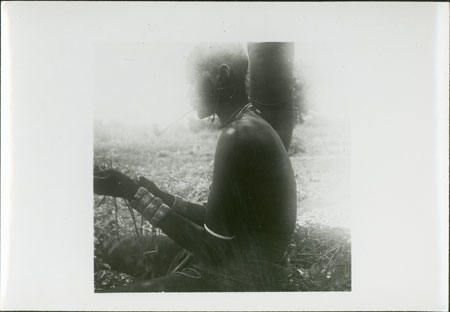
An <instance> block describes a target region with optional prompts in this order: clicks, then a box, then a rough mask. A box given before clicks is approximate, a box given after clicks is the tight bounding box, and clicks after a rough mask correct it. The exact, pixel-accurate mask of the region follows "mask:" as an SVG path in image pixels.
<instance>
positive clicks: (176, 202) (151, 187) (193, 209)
mask: <svg viewBox="0 0 450 312" xmlns="http://www.w3.org/2000/svg"><path fill="white" fill-rule="evenodd" d="M139 185H140V186H142V187H144V188H146V189H147V190H148V191H149V192H150V193H152V194H153V195H155V196H156V197H159V198H161V200H162V201H163V203H164V204H166V205H167V206H169V207H171V208H172V210H173V211H175V212H176V213H178V214H179V215H180V216H182V217H184V218H186V219H189V220H190V221H192V222H194V223H196V224H198V225H200V226H203V224H204V223H205V213H206V206H204V205H200V204H195V203H192V202H189V201H187V200H184V199H183V198H181V197H179V196H174V195H171V194H169V193H167V192H164V191H162V190H161V189H159V188H158V187H157V186H156V184H155V183H153V182H152V181H150V180H148V179H146V178H144V177H140V178H139Z"/></svg>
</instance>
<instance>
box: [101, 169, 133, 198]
mask: <svg viewBox="0 0 450 312" xmlns="http://www.w3.org/2000/svg"><path fill="white" fill-rule="evenodd" d="M138 188H139V185H138V184H137V183H136V182H135V181H133V180H132V179H130V178H129V177H128V176H126V175H125V174H123V173H121V172H120V171H117V170H114V169H106V170H100V169H98V168H95V169H94V193H96V194H99V195H108V196H114V197H122V198H125V199H128V200H131V199H132V198H133V195H134V194H136V192H137V190H138Z"/></svg>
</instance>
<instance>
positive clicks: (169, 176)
mask: <svg viewBox="0 0 450 312" xmlns="http://www.w3.org/2000/svg"><path fill="white" fill-rule="evenodd" d="M345 126H346V124H345V123H342V122H341V123H339V122H327V121H326V120H323V119H322V118H319V117H314V118H312V119H308V118H307V120H306V121H305V123H304V124H302V125H298V126H297V128H296V129H295V131H294V137H293V142H292V145H291V150H290V156H291V161H292V164H293V167H294V171H295V175H296V180H297V193H298V220H297V229H296V232H295V234H294V237H293V239H292V242H291V244H290V246H289V248H288V251H287V253H286V256H287V258H288V259H289V262H290V265H291V268H292V270H291V276H290V290H293V291H348V290H350V289H351V252H350V234H349V231H348V227H349V210H348V204H349V203H348V199H349V189H348V187H349V146H348V141H347V128H346V127H345ZM218 135H219V132H218V131H211V129H208V127H204V126H202V124H199V123H194V124H192V123H191V127H187V128H182V127H174V128H172V129H170V130H169V131H167V132H165V133H164V134H163V135H161V136H160V137H156V136H155V135H154V134H153V133H151V132H149V131H148V130H146V129H128V128H124V127H122V126H120V125H109V126H105V125H101V124H96V128H95V142H94V144H95V147H94V158H95V159H94V161H95V162H96V163H98V164H105V160H110V161H111V163H112V165H113V167H115V168H118V169H120V170H121V171H123V172H124V173H127V174H128V175H130V176H131V177H137V176H145V177H148V178H150V179H151V180H153V181H155V182H156V183H157V185H158V186H160V187H161V188H162V189H165V190H167V191H169V192H171V193H173V194H179V195H181V196H183V197H185V198H187V199H188V200H191V201H195V202H201V201H205V200H206V197H207V190H208V186H209V184H210V182H211V173H212V165H213V157H214V150H215V145H216V141H217V138H218ZM116 206H117V208H116ZM94 209H95V211H94V224H95V231H94V233H95V287H96V289H103V288H111V287H115V286H119V285H124V284H127V283H130V282H132V281H133V277H131V276H129V275H126V274H124V273H118V272H115V271H112V270H110V267H109V266H108V264H107V263H105V262H104V261H103V254H102V250H103V249H104V248H103V247H104V246H103V245H104V243H105V242H106V241H108V240H111V239H116V238H117V234H118V233H117V223H118V225H119V227H118V228H119V235H120V236H122V237H123V236H124V235H136V231H138V232H141V231H142V232H143V233H144V234H145V233H150V232H151V228H150V226H149V225H148V224H147V223H146V222H143V223H142V224H141V220H140V216H138V214H136V216H135V219H136V223H134V222H133V218H132V215H131V213H130V211H129V209H128V207H127V206H126V205H125V203H123V202H122V201H121V200H120V199H117V200H113V199H111V198H103V197H101V196H96V197H95V205H94ZM116 209H117V212H118V213H117V215H118V219H117V221H116V218H115V211H116Z"/></svg>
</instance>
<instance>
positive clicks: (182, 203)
mask: <svg viewBox="0 0 450 312" xmlns="http://www.w3.org/2000/svg"><path fill="white" fill-rule="evenodd" d="M187 204H188V201H186V200H184V199H183V198H181V197H180V196H177V195H175V201H174V203H173V206H172V208H173V210H174V211H176V212H179V213H181V214H184V213H186V211H187Z"/></svg>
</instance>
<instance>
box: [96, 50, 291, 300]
mask: <svg viewBox="0 0 450 312" xmlns="http://www.w3.org/2000/svg"><path fill="white" fill-rule="evenodd" d="M189 65H190V70H189V75H188V79H189V82H190V83H191V84H192V85H193V87H194V91H195V92H194V94H195V96H194V97H193V99H192V104H193V105H194V107H195V109H196V111H197V114H198V116H199V118H206V117H208V116H211V115H213V114H216V115H217V116H218V117H219V119H220V123H221V126H222V132H221V135H220V137H219V140H218V143H217V147H216V152H215V159H214V169H213V178H212V184H211V187H210V192H209V195H208V200H207V203H206V205H199V204H195V203H190V202H187V201H185V200H184V199H182V198H180V197H178V196H173V195H170V194H168V193H166V192H163V191H161V190H160V189H159V188H158V187H157V186H156V185H155V184H154V183H153V182H151V181H150V180H147V179H145V178H140V179H139V181H138V182H135V181H133V180H131V179H130V178H128V177H127V176H125V175H124V174H122V173H120V172H118V171H116V170H112V169H110V170H104V171H102V170H98V171H96V172H95V173H94V191H95V193H97V194H103V195H111V196H117V197H123V198H125V199H128V200H129V201H130V204H131V206H132V207H133V208H134V209H135V210H137V211H138V212H140V213H141V214H142V216H143V217H144V218H145V219H146V220H148V221H149V222H150V223H151V224H152V225H153V226H154V227H158V228H160V229H161V230H162V231H163V232H164V233H165V234H166V235H167V236H168V237H169V238H170V241H173V244H176V245H178V246H179V248H180V252H178V255H177V256H175V257H173V256H171V259H170V261H171V262H172V265H171V266H168V268H167V272H165V273H166V274H165V275H163V276H160V277H156V278H152V279H149V280H144V281H139V282H135V283H133V284H131V285H127V286H124V287H121V288H116V289H113V290H111V291H114V292H147V291H166V292H169V291H277V290H282V289H283V284H284V283H285V282H287V272H288V270H287V268H286V266H285V263H284V259H283V255H284V252H285V250H286V248H287V246H288V244H289V241H290V238H291V235H292V233H293V230H294V226H295V222H296V212H297V209H296V202H297V200H296V184H295V178H294V173H293V170H292V166H291V162H290V159H289V157H288V155H287V152H286V149H285V147H284V145H283V142H282V140H281V139H280V137H279V135H278V134H277V132H276V131H275V130H274V129H273V128H272V126H271V125H270V124H269V123H268V122H267V121H266V120H264V119H263V118H262V117H261V116H260V112H259V111H258V110H257V109H256V108H254V107H253V106H252V105H251V104H247V96H246V92H245V75H246V72H247V67H248V60H247V58H246V55H245V53H244V51H243V50H242V48H241V46H240V45H232V44H227V45H222V46H217V45H216V46H205V47H200V48H197V50H196V51H194V54H193V56H192V57H191V58H190V59H189ZM169 245H171V243H165V246H169ZM165 248H169V247H164V246H162V247H160V250H162V249H165ZM168 260H169V259H168Z"/></svg>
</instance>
